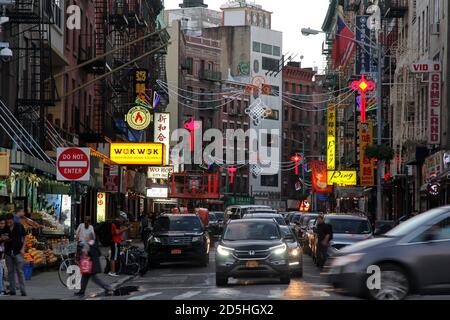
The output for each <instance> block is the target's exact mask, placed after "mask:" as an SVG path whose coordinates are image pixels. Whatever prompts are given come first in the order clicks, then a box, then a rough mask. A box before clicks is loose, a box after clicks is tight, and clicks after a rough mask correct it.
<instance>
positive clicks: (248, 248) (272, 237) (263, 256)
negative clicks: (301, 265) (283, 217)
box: [216, 219, 291, 286]
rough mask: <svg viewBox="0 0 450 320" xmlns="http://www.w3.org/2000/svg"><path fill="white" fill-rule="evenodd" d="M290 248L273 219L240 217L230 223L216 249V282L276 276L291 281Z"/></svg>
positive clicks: (219, 284)
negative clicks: (231, 278)
mask: <svg viewBox="0 0 450 320" xmlns="http://www.w3.org/2000/svg"><path fill="white" fill-rule="evenodd" d="M289 271H290V270H289V250H288V246H287V244H286V243H285V241H284V239H283V235H282V232H281V229H280V226H279V225H278V223H276V222H275V221H274V220H273V219H272V220H270V219H240V220H232V221H230V222H228V223H227V225H226V226H225V230H224V233H223V238H222V239H221V240H220V243H219V245H218V246H217V250H216V284H217V286H225V285H226V284H227V283H228V278H229V277H233V278H249V277H277V278H279V279H280V281H281V283H283V284H289V283H290V280H291V276H290V272H289Z"/></svg>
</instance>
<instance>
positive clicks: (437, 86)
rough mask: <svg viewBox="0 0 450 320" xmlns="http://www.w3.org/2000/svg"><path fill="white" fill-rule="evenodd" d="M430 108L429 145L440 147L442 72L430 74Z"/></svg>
mask: <svg viewBox="0 0 450 320" xmlns="http://www.w3.org/2000/svg"><path fill="white" fill-rule="evenodd" d="M428 92H429V96H430V97H429V98H430V102H429V103H430V105H429V108H428V144H429V145H439V144H440V143H441V72H440V65H439V71H436V70H434V71H433V72H432V73H431V74H430V89H429V90H428Z"/></svg>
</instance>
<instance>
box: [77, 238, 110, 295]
mask: <svg viewBox="0 0 450 320" xmlns="http://www.w3.org/2000/svg"><path fill="white" fill-rule="evenodd" d="M97 239H98V237H95V236H94V237H92V235H91V239H90V240H89V241H86V246H85V247H84V249H83V254H86V255H87V256H88V257H89V258H90V259H91V261H92V272H91V274H83V275H82V276H81V288H80V291H79V292H77V293H75V295H76V296H78V297H83V296H84V294H85V292H86V288H87V286H88V283H89V280H90V279H92V281H94V283H95V284H96V285H98V286H99V287H100V288H102V289H103V290H105V294H107V295H112V294H113V288H112V287H111V286H110V285H108V284H106V283H105V282H104V281H103V280H102V279H100V278H99V277H98V274H99V273H101V272H102V267H101V264H100V256H101V252H100V249H99V245H98V240H97Z"/></svg>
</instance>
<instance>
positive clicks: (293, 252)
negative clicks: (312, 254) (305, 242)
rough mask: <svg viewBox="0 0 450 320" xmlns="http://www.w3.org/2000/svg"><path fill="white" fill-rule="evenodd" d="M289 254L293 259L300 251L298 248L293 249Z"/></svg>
mask: <svg viewBox="0 0 450 320" xmlns="http://www.w3.org/2000/svg"><path fill="white" fill-rule="evenodd" d="M290 254H291V256H293V257H297V256H298V255H299V254H300V250H299V249H298V248H295V249H293V250H291V252H290Z"/></svg>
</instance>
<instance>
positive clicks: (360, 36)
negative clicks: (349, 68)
mask: <svg viewBox="0 0 450 320" xmlns="http://www.w3.org/2000/svg"><path fill="white" fill-rule="evenodd" d="M368 19H369V16H356V41H358V42H359V43H366V44H367V46H357V48H356V63H355V64H356V74H358V75H361V74H369V73H370V72H371V71H372V69H371V62H372V61H371V57H370V48H369V44H370V29H369V27H368V26H367V21H368Z"/></svg>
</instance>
